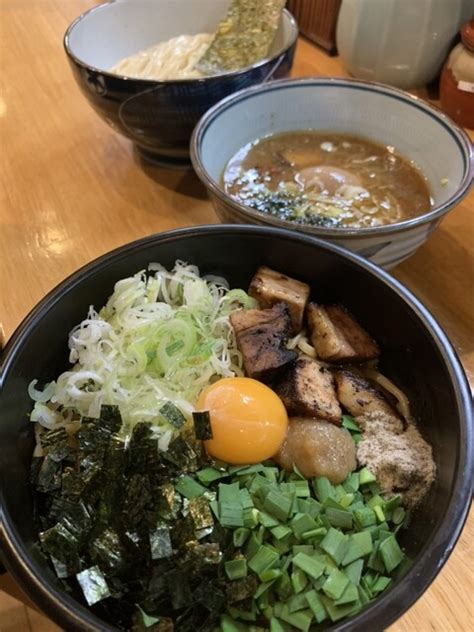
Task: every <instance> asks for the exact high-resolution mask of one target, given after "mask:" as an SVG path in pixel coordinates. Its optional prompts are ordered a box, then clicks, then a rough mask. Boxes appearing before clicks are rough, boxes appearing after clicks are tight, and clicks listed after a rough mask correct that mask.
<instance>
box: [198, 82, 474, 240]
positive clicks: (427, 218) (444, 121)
mask: <svg viewBox="0 0 474 632" xmlns="http://www.w3.org/2000/svg"><path fill="white" fill-rule="evenodd" d="M311 85H315V86H322V87H325V86H326V87H330V86H337V87H345V88H355V89H360V90H364V91H369V92H371V91H372V92H377V93H379V94H383V95H384V96H387V97H389V98H392V99H396V100H398V101H403V102H405V104H407V105H409V106H412V107H416V108H418V109H419V110H422V111H424V113H425V114H427V115H429V116H431V117H432V118H434V119H436V120H437V122H438V123H439V124H440V125H442V126H443V127H444V128H445V129H446V130H447V131H448V132H449V133H450V134H451V136H452V137H453V139H454V140H455V141H456V143H457V144H458V146H459V148H460V151H461V153H462V155H463V157H464V166H465V169H464V170H465V173H464V177H463V179H462V180H461V183H460V185H459V187H458V188H457V190H456V192H455V193H454V194H453V195H451V196H450V197H449V198H448V199H447V200H446V201H445V202H443V203H442V204H441V205H439V206H435V207H434V208H432V209H431V210H430V211H428V212H427V213H423V214H422V215H418V216H417V217H413V218H411V219H408V220H404V221H403V222H396V223H393V224H385V225H383V226H372V227H368V228H327V227H325V226H311V225H309V224H297V223H295V222H292V221H289V220H284V219H279V218H277V217H273V216H272V215H267V214H265V213H260V212H259V211H255V210H253V209H252V208H250V207H249V206H245V205H244V204H241V203H240V202H237V201H236V200H234V199H233V198H231V197H230V195H228V194H227V193H225V191H224V190H223V189H222V188H221V187H220V186H219V185H218V184H216V182H215V181H214V180H213V179H212V178H211V177H210V176H209V175H208V173H207V170H206V169H205V167H204V165H203V163H202V160H201V146H202V143H203V139H204V136H205V134H206V132H207V129H208V127H209V125H210V124H211V123H212V122H213V121H214V120H215V119H217V118H218V117H219V116H220V115H221V113H222V112H223V111H225V110H227V109H228V108H229V107H232V106H234V105H236V104H237V103H239V104H240V103H242V102H243V101H246V100H247V99H252V98H253V97H254V96H255V95H256V94H259V93H263V92H271V91H273V90H280V89H282V88H285V87H290V88H291V87H292V86H295V87H299V86H311ZM191 162H192V164H193V168H194V170H195V172H196V173H197V175H198V176H199V178H200V180H201V181H202V182H203V183H204V184H205V186H206V187H207V188H208V189H210V190H211V191H212V193H213V194H214V195H215V196H216V197H218V198H219V199H220V201H221V202H222V203H224V204H225V205H227V206H231V207H232V208H233V209H234V210H236V211H238V212H239V213H241V214H243V215H244V216H245V217H246V219H247V221H248V222H250V223H252V222H253V223H254V222H255V219H256V218H257V219H258V220H259V221H261V222H262V223H264V224H266V225H272V226H275V227H279V228H286V229H289V230H296V231H298V232H303V233H306V234H311V235H315V236H320V237H323V238H324V237H341V238H358V237H361V236H365V237H369V236H378V235H388V234H391V233H397V232H400V231H403V230H406V229H410V228H415V227H416V226H419V225H422V224H425V223H429V222H432V221H435V220H438V219H440V218H441V217H442V216H443V215H445V214H446V213H447V212H448V211H450V210H451V209H452V208H454V206H456V205H457V204H458V203H459V202H460V201H461V200H462V199H463V198H464V197H465V196H466V195H467V194H468V192H469V189H470V187H471V184H472V181H473V178H474V148H473V145H472V143H471V141H470V139H469V136H468V135H467V134H466V132H465V131H464V130H463V129H461V127H460V126H459V125H457V124H456V123H454V121H452V120H451V119H450V118H449V117H448V116H447V115H446V114H444V112H442V111H441V110H440V109H439V108H437V107H436V106H434V105H432V104H429V103H427V102H426V101H425V100H424V99H421V98H419V97H416V96H414V95H412V94H409V93H407V92H405V91H404V90H400V89H399V88H393V87H392V86H388V85H386V84H383V83H377V82H375V81H363V80H360V79H352V78H343V77H302V78H297V79H292V78H290V79H279V80H278V81H272V82H271V83H269V84H261V85H257V86H252V87H250V88H244V89H243V90H239V91H238V92H235V93H234V94H231V95H230V96H228V97H226V98H224V99H222V101H219V103H217V104H216V105H214V106H213V107H212V108H210V109H209V110H208V111H207V112H206V113H205V114H204V115H203V116H202V118H201V119H200V121H199V123H198V124H197V126H196V127H195V129H194V132H193V135H192V137H191ZM224 167H225V165H223V168H224Z"/></svg>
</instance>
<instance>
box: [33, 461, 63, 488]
mask: <svg viewBox="0 0 474 632" xmlns="http://www.w3.org/2000/svg"><path fill="white" fill-rule="evenodd" d="M61 474H62V465H61V462H58V461H55V460H53V459H52V458H51V457H50V456H49V455H46V456H45V457H44V459H43V462H42V463H41V466H40V468H39V471H38V474H37V476H36V483H35V485H36V489H37V490H38V491H39V492H42V493H49V492H53V491H55V490H56V489H59V488H60V487H61Z"/></svg>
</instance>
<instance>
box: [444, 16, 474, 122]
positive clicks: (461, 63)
mask: <svg viewBox="0 0 474 632" xmlns="http://www.w3.org/2000/svg"><path fill="white" fill-rule="evenodd" d="M461 38H462V44H458V46H456V48H454V49H453V51H452V52H451V54H450V56H449V58H448V60H447V62H446V64H445V65H444V68H443V72H442V73H441V81H440V100H441V107H442V108H443V110H444V111H445V112H446V114H448V115H449V116H450V117H451V118H452V119H453V120H454V121H456V123H459V124H460V125H463V126H464V127H469V128H470V129H474V20H471V21H470V22H468V23H467V24H466V25H465V26H464V27H463V29H462V30H461ZM467 67H469V75H466V69H467ZM471 69H472V71H471Z"/></svg>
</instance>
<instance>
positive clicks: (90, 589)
mask: <svg viewBox="0 0 474 632" xmlns="http://www.w3.org/2000/svg"><path fill="white" fill-rule="evenodd" d="M76 578H77V581H78V582H79V585H80V587H81V589H82V592H83V593H84V597H85V598H86V601H87V603H88V604H89V606H92V605H94V604H95V603H97V602H98V601H101V600H102V599H106V598H107V597H110V591H109V587H108V585H107V582H106V580H105V577H104V575H103V574H102V572H101V570H100V568H99V567H98V566H92V567H91V568H87V569H86V570H84V571H81V572H80V573H77V575H76Z"/></svg>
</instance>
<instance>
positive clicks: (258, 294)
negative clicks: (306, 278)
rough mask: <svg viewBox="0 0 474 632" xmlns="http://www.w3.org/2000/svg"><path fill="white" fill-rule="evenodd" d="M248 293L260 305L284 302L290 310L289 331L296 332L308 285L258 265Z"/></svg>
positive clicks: (301, 322)
mask: <svg viewBox="0 0 474 632" xmlns="http://www.w3.org/2000/svg"><path fill="white" fill-rule="evenodd" d="M249 294H250V296H252V297H253V298H255V299H256V300H257V301H258V304H259V305H260V307H263V308H267V307H272V306H273V305H275V304H276V303H280V302H283V303H286V305H288V309H289V310H290V318H291V333H293V334H297V333H298V332H299V331H300V329H301V327H302V324H303V315H304V310H305V308H306V303H307V302H308V298H309V285H308V284H307V283H302V282H301V281H297V280H296V279H292V278H291V277H288V276H286V274H281V272H276V271H275V270H272V269H271V268H267V267H265V266H260V268H259V269H258V270H257V272H256V273H255V276H254V277H253V279H252V281H251V283H250V286H249Z"/></svg>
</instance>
